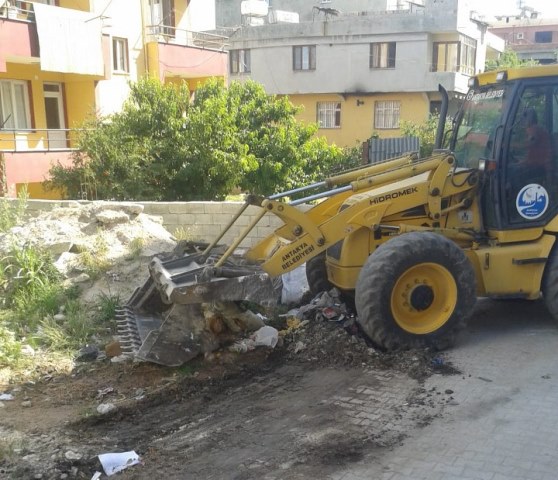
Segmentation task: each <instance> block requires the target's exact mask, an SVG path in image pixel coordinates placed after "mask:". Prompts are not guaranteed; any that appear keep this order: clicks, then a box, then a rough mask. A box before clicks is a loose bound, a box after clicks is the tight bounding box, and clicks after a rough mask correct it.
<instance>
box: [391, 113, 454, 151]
mask: <svg viewBox="0 0 558 480" xmlns="http://www.w3.org/2000/svg"><path fill="white" fill-rule="evenodd" d="M439 119H440V116H439V115H436V114H430V115H429V117H428V120H426V122H424V123H414V122H408V121H402V122H401V126H400V128H401V133H402V135H403V136H406V137H418V138H419V140H420V156H421V158H424V157H428V156H429V155H431V154H432V151H433V150H434V144H435V142H436V131H437V130H438V122H439ZM450 128H451V122H450V121H449V120H447V121H446V126H445V130H444V131H445V132H447V131H448V130H449V129H450Z"/></svg>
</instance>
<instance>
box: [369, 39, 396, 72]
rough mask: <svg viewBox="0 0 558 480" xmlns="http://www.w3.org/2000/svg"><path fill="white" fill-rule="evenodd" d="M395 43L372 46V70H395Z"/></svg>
mask: <svg viewBox="0 0 558 480" xmlns="http://www.w3.org/2000/svg"><path fill="white" fill-rule="evenodd" d="M395 51H396V47H395V42H377V43H371V44H370V68H395Z"/></svg>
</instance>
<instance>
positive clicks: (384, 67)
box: [217, 0, 504, 146]
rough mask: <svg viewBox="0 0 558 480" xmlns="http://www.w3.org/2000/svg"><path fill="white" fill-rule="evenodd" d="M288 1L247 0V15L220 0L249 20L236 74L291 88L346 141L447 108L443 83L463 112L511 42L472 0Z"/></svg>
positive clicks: (238, 43) (275, 90)
mask: <svg viewBox="0 0 558 480" xmlns="http://www.w3.org/2000/svg"><path fill="white" fill-rule="evenodd" d="M284 2H286V3H285V5H284V4H283V3H282V2H281V0H273V1H272V2H271V1H266V2H263V3H266V4H267V10H266V9H265V8H261V7H262V5H261V3H262V2H259V1H257V0H252V1H250V2H246V3H244V2H240V5H239V7H240V8H241V14H240V16H238V15H236V16H232V15H231V14H230V13H231V12H232V11H233V9H232V7H231V3H232V4H235V3H237V4H238V2H236V1H234V0H231V2H230V3H229V2H226V1H225V0H221V1H218V2H217V13H218V15H220V16H218V20H217V23H218V24H219V25H221V26H225V27H229V28H230V27H232V26H233V24H234V23H235V22H238V21H240V25H238V26H237V28H236V29H235V30H234V33H232V34H231V36H230V38H229V43H230V55H229V79H230V80H231V81H234V80H237V81H245V80H246V79H248V78H251V79H254V80H256V81H258V82H261V83H262V84H263V85H264V86H265V88H266V91H267V92H268V93H271V94H278V95H288V96H289V98H290V99H291V100H292V101H293V103H295V104H298V105H301V106H302V107H303V112H302V113H301V114H300V118H301V119H303V120H306V121H309V122H318V124H319V134H321V135H324V136H325V137H326V138H327V139H328V140H329V141H331V142H335V143H336V144H338V145H344V146H354V145H355V144H357V143H358V142H362V141H364V140H366V139H368V138H370V137H371V136H372V135H376V134H377V135H379V136H380V137H395V136H399V135H400V128H399V127H400V125H401V122H402V121H412V122H423V121H424V120H426V119H427V118H428V115H429V113H430V112H433V111H436V110H437V109H439V107H440V103H441V97H440V94H439V93H438V85H439V84H441V85H443V86H444V87H445V88H446V90H447V91H448V93H449V96H450V104H451V108H452V109H453V111H455V108H456V106H457V103H458V102H459V100H460V99H461V98H462V97H463V95H464V94H465V93H466V92H467V90H468V79H469V78H470V76H471V75H473V74H475V73H478V72H481V71H483V69H484V64H485V61H486V59H487V58H493V57H496V56H497V55H499V53H500V52H501V51H503V48H504V42H503V40H502V39H500V38H499V37H496V36H495V35H493V34H491V33H490V32H488V31H487V27H488V25H487V24H486V23H485V22H483V21H481V20H478V19H477V18H476V17H475V16H474V14H473V13H472V12H471V10H470V8H469V6H468V3H467V2H466V1H463V0H424V2H420V3H417V2H404V1H386V0H383V1H381V0H369V1H364V0H345V1H343V0H330V1H328V2H324V1H323V0H322V1H316V2H304V1H298V2H297V1H296V0H284ZM223 3H227V5H228V6H227V8H225V9H223V10H220V7H221V5H222V4H223ZM247 3H248V4H249V8H248V7H247ZM242 8H244V12H242ZM286 8H291V9H293V10H294V9H297V10H296V11H295V12H292V11H291V12H290V13H289V12H288V11H286V10H283V9H286ZM352 8H356V10H351V9H352ZM285 12H286V13H285ZM292 13H295V14H294V15H293V14H292Z"/></svg>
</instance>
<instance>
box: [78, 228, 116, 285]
mask: <svg viewBox="0 0 558 480" xmlns="http://www.w3.org/2000/svg"><path fill="white" fill-rule="evenodd" d="M107 254H108V245H107V242H106V240H105V238H104V237H103V236H102V235H101V234H98V235H97V236H96V237H95V242H94V243H93V246H92V247H91V248H90V249H88V248H87V247H81V248H80V252H79V257H78V264H79V266H80V267H81V268H82V269H83V270H84V272H85V273H86V274H87V275H89V278H91V279H92V280H96V279H97V278H99V277H100V276H101V275H103V274H104V273H106V272H108V271H109V270H110V267H111V264H110V262H109V260H108V259H107Z"/></svg>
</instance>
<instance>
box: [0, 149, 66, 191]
mask: <svg viewBox="0 0 558 480" xmlns="http://www.w3.org/2000/svg"><path fill="white" fill-rule="evenodd" d="M0 156H3V157H4V160H3V161H4V166H5V173H6V179H7V192H6V193H7V194H8V195H9V196H11V197H16V196H17V192H18V190H19V189H20V188H21V187H22V186H23V185H26V186H27V191H28V193H29V195H30V196H31V197H35V198H37V197H39V198H60V192H47V191H45V189H44V188H43V185H42V183H43V182H44V181H45V180H46V175H47V173H48V170H49V168H50V166H52V165H56V164H57V163H60V164H62V165H64V166H69V165H71V163H72V160H71V152H69V151H65V152H64V151H62V152H33V151H31V152H19V153H11V152H0Z"/></svg>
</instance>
